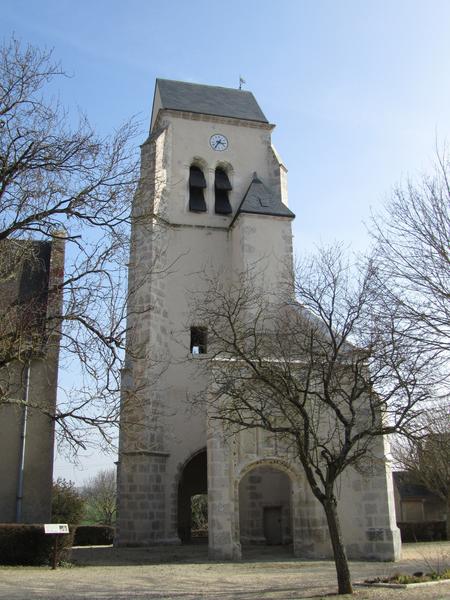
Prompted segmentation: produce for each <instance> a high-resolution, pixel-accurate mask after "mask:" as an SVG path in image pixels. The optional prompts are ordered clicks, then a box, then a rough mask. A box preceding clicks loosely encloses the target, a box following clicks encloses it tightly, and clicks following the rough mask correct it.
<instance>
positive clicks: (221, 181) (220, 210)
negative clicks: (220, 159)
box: [214, 169, 233, 215]
mask: <svg viewBox="0 0 450 600" xmlns="http://www.w3.org/2000/svg"><path fill="white" fill-rule="evenodd" d="M231 189H233V188H232V187H231V183H230V180H229V179H228V175H227V174H226V173H225V171H224V170H223V169H216V177H215V181H214V192H215V197H216V202H215V211H216V213H217V214H219V215H229V214H230V213H231V212H232V210H231V204H230V200H229V198H228V192H229V191H230V190H231Z"/></svg>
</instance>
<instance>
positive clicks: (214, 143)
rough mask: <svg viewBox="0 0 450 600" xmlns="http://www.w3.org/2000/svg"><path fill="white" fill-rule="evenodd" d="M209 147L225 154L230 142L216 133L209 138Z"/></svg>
mask: <svg viewBox="0 0 450 600" xmlns="http://www.w3.org/2000/svg"><path fill="white" fill-rule="evenodd" d="M209 145H210V146H211V148H212V149H213V150H216V152H223V151H224V150H226V149H227V148H228V140H227V138H226V137H225V136H224V135H222V134H221V133H215V134H214V135H212V136H211V137H210V138H209Z"/></svg>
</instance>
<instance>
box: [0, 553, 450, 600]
mask: <svg viewBox="0 0 450 600" xmlns="http://www.w3.org/2000/svg"><path fill="white" fill-rule="evenodd" d="M72 559H73V561H74V562H75V566H73V567H71V568H69V567H66V568H59V569H58V570H56V571H51V570H50V569H48V568H43V567H1V568H0V598H2V599H5V600H28V599H29V600H35V599H37V598H39V599H42V600H81V599H86V600H125V599H127V600H128V599H135V600H163V599H164V600H166V599H167V600H169V599H182V600H207V599H208V600H209V599H211V600H293V599H300V598H302V599H306V598H314V599H315V600H317V599H320V598H325V597H326V600H329V598H330V596H329V595H330V594H333V593H335V592H336V583H335V571H334V565H333V563H332V562H329V561H299V560H296V559H293V558H291V557H289V555H288V554H286V553H284V552H283V551H282V550H281V549H280V550H278V549H277V551H274V550H273V549H271V550H270V551H269V550H268V549H265V551H264V552H263V553H261V550H259V553H258V556H256V553H255V550H253V551H252V553H250V554H249V555H248V556H247V558H246V559H245V560H243V561H241V562H238V563H217V562H214V563H213V562H208V561H207V557H206V547H204V546H183V547H165V548H151V549H138V548H121V549H116V548H100V547H93V548H77V549H74V551H73V556H72ZM446 561H447V562H448V563H450V542H441V543H439V544H406V545H404V551H403V558H402V561H401V562H400V563H368V562H352V563H351V571H352V577H353V580H354V581H362V580H363V579H365V578H366V577H370V576H374V575H388V574H390V573H393V572H395V571H403V572H409V573H412V572H414V571H417V570H429V568H430V567H431V568H436V567H437V566H438V563H440V565H441V566H442V564H443V563H444V562H446ZM356 590H357V591H356V594H355V596H352V598H355V599H357V600H391V599H395V600H419V599H420V600H447V599H448V600H450V582H446V583H444V584H439V585H435V586H427V587H421V588H415V589H410V590H397V589H395V590H392V589H390V590H388V589H382V588H375V589H367V588H359V587H358V588H356ZM339 598H342V599H344V598H346V597H345V596H340V597H339Z"/></svg>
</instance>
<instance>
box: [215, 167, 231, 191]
mask: <svg viewBox="0 0 450 600" xmlns="http://www.w3.org/2000/svg"><path fill="white" fill-rule="evenodd" d="M214 187H215V188H216V190H226V191H229V190H232V189H233V188H232V187H231V183H230V180H229V179H228V175H227V174H226V173H225V171H222V169H216V179H215V182H214Z"/></svg>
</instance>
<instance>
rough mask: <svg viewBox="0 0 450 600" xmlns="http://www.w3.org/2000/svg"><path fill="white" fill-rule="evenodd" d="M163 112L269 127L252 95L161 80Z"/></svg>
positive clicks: (209, 86) (238, 91) (233, 90)
mask: <svg viewBox="0 0 450 600" xmlns="http://www.w3.org/2000/svg"><path fill="white" fill-rule="evenodd" d="M156 86H157V88H158V90H159V94H160V98H161V106H162V108H167V109H171V110H179V111H187V112H193V113H201V114H205V115H215V116H220V117H232V118H234V119H246V120H248V121H259V122H261V123H268V121H267V119H266V117H265V115H264V113H263V112H262V110H261V109H260V107H259V105H258V103H257V102H256V100H255V97H254V96H253V94H252V93H251V92H247V91H244V90H238V89H234V88H225V87H218V86H214V85H200V84H197V83H187V82H185V81H173V80H170V79H157V80H156Z"/></svg>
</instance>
